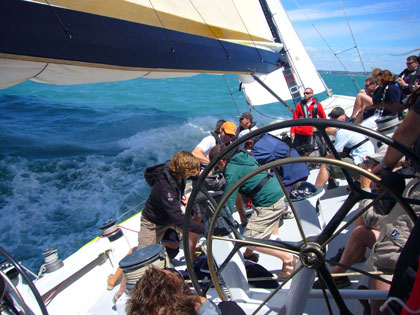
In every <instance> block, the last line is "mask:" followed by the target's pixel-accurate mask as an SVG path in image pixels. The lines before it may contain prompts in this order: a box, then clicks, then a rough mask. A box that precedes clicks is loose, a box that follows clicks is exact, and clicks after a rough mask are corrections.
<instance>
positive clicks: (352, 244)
mask: <svg viewBox="0 0 420 315" xmlns="http://www.w3.org/2000/svg"><path fill="white" fill-rule="evenodd" d="M365 161H369V160H365ZM368 164H370V163H366V164H364V165H366V168H367V169H368V170H369V171H370V170H371V169H370V167H372V166H374V165H369V166H368ZM364 168H365V167H364ZM383 180H384V182H385V183H387V184H388V185H390V186H392V187H393V188H394V189H395V190H396V191H397V192H398V193H400V194H402V192H403V191H404V188H405V180H404V178H403V177H402V176H399V175H398V174H396V173H392V172H387V173H384V174H383ZM361 188H362V190H365V191H367V192H371V189H370V188H369V187H361ZM370 202H371V199H364V200H362V201H360V203H359V211H362V209H364V208H365V207H367V206H368V205H369V203H370ZM394 205H395V201H394V200H379V201H378V202H377V203H375V204H374V205H373V207H370V208H369V209H368V210H367V211H366V212H364V213H363V215H362V216H361V217H360V218H358V219H357V220H356V221H355V226H354V229H353V231H352V232H351V234H350V237H349V239H348V241H347V244H346V246H345V247H344V248H341V249H340V250H339V252H338V253H337V255H336V256H335V257H332V258H330V260H331V261H335V262H338V263H340V264H342V265H346V266H352V265H353V264H355V263H360V262H362V261H364V260H365V253H366V250H367V248H372V246H373V245H374V244H375V242H376V241H377V240H378V238H379V231H380V229H381V227H382V223H383V222H384V220H385V218H386V215H387V214H388V213H389V211H390V210H391V209H392V207H393V206H394ZM346 270H347V268H345V267H343V266H339V265H335V266H334V267H333V268H332V269H331V270H330V272H331V274H335V273H344V272H345V271H346ZM333 279H334V282H335V284H336V286H337V288H339V289H341V288H345V287H348V286H349V285H350V279H349V277H347V276H344V275H343V276H339V277H334V278H333ZM313 287H314V288H315V289H320V288H321V286H320V283H319V280H318V281H316V282H315V283H314V286H313Z"/></svg>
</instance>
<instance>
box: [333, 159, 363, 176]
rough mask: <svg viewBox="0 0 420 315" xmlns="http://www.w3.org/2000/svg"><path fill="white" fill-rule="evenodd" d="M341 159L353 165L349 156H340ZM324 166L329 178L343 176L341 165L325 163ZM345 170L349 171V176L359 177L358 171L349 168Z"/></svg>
mask: <svg viewBox="0 0 420 315" xmlns="http://www.w3.org/2000/svg"><path fill="white" fill-rule="evenodd" d="M341 161H343V162H346V163H349V164H353V165H355V164H354V161H353V159H352V158H351V157H345V158H341ZM325 168H326V169H327V172H328V174H329V175H330V178H344V174H343V171H342V170H341V167H339V166H337V165H332V164H325ZM347 170H348V171H349V173H350V176H351V177H353V178H359V177H360V174H359V173H358V172H354V171H352V170H350V169H347Z"/></svg>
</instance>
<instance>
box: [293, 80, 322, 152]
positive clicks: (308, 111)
mask: <svg viewBox="0 0 420 315" xmlns="http://www.w3.org/2000/svg"><path fill="white" fill-rule="evenodd" d="M313 94H314V91H313V90H312V89H311V88H306V89H305V93H304V96H305V99H304V100H302V102H300V103H299V104H297V106H296V108H295V111H294V113H293V119H299V118H318V117H319V118H324V119H326V118H327V115H325V112H324V109H323V108H322V105H321V104H320V103H319V102H318V100H317V99H316V98H314V97H313ZM314 108H315V110H314ZM313 134H314V132H313V127H312V126H298V127H292V128H290V137H291V138H292V140H293V147H294V148H295V149H296V151H298V152H299V154H300V155H306V156H307V155H310V154H311V152H313V150H314V140H313Z"/></svg>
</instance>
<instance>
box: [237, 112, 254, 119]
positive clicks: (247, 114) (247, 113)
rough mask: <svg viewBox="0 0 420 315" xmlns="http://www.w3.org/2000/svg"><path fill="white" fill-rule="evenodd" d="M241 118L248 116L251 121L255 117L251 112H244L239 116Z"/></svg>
mask: <svg viewBox="0 0 420 315" xmlns="http://www.w3.org/2000/svg"><path fill="white" fill-rule="evenodd" d="M238 118H239V119H242V118H246V119H249V120H250V121H253V119H254V117H253V116H252V114H251V113H250V112H244V113H242V114H241V116H238Z"/></svg>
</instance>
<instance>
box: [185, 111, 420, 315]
mask: <svg viewBox="0 0 420 315" xmlns="http://www.w3.org/2000/svg"><path fill="white" fill-rule="evenodd" d="M291 126H314V127H316V128H317V129H318V131H319V135H320V137H321V138H322V139H323V140H324V142H325V143H326V145H327V146H328V148H329V150H330V151H331V153H332V155H333V156H334V157H335V159H329V158H320V157H299V158H286V159H281V160H277V161H273V162H270V163H267V164H264V165H261V166H260V167H259V168H258V169H256V170H254V171H251V172H249V173H248V174H246V175H245V176H244V177H242V178H241V179H240V180H239V181H238V182H237V183H235V184H234V185H233V187H232V188H231V189H230V190H229V191H227V192H225V194H224V195H223V197H222V199H221V200H220V201H218V202H215V201H214V200H211V204H212V205H213V207H214V209H213V210H214V211H212V212H211V217H210V218H209V220H210V223H209V228H208V233H207V241H208V264H209V269H210V275H211V279H212V281H213V282H214V287H215V288H216V291H217V293H218V294H219V296H220V298H221V299H222V300H225V299H227V297H226V295H225V293H224V292H223V289H222V288H221V286H220V284H219V283H218V282H219V281H222V282H225V281H224V280H227V279H223V277H222V272H223V270H225V269H226V268H225V267H226V266H227V265H228V263H229V261H230V260H231V259H234V257H235V255H236V254H237V253H238V252H239V250H240V249H241V248H243V247H247V246H251V247H265V248H270V249H276V250H282V251H285V252H288V253H292V254H295V255H299V257H300V261H301V265H299V266H298V267H297V268H296V270H295V272H294V273H293V274H292V275H291V276H290V277H288V278H287V279H286V281H285V282H283V283H281V284H280V286H279V287H278V288H276V289H275V290H273V291H272V292H271V294H269V296H267V298H266V299H265V301H264V302H263V303H262V304H261V305H260V306H259V307H258V309H257V310H256V311H255V312H254V313H257V312H258V311H259V310H261V308H262V307H263V306H264V305H266V304H267V302H268V301H269V300H271V299H272V298H273V297H274V295H275V294H276V293H278V292H279V290H281V289H282V288H284V285H285V284H286V283H287V282H289V281H290V279H293V277H294V276H296V274H298V273H299V272H300V271H301V270H302V269H303V268H305V269H312V270H314V271H315V272H316V273H317V274H318V278H319V279H320V282H321V284H324V285H326V287H327V288H328V290H329V291H330V292H331V296H332V297H333V298H334V301H335V303H336V305H337V307H338V309H339V311H340V313H341V314H348V313H350V311H349V309H348V308H347V306H346V304H345V302H344V300H343V298H342V296H341V295H340V292H339V290H338V289H337V287H336V285H335V282H334V280H333V278H332V276H331V273H330V272H329V270H328V268H327V265H326V263H330V264H333V265H334V264H336V263H334V262H332V261H330V260H328V259H325V255H326V246H327V245H328V244H329V243H331V242H332V241H333V240H334V239H336V238H337V236H338V235H340V234H341V233H342V232H343V230H344V229H347V228H348V227H349V226H350V225H351V224H352V223H354V222H355V220H357V219H358V218H360V216H362V215H363V213H365V212H366V211H368V209H369V208H370V207H373V206H375V205H376V203H377V202H379V200H381V199H387V198H389V196H391V198H393V199H394V200H396V202H397V203H399V204H401V206H402V207H403V208H404V210H405V211H406V212H407V213H408V214H409V215H410V217H411V218H412V219H413V218H415V213H414V211H413V209H412V208H411V206H410V205H409V204H408V202H410V200H409V199H407V200H404V199H403V198H402V197H401V196H400V194H398V193H396V192H395V191H394V190H393V189H392V188H390V187H389V186H387V185H386V184H385V183H383V181H381V179H380V178H379V177H377V176H375V175H373V174H371V173H369V172H368V171H367V170H364V169H362V168H360V167H358V166H355V165H352V164H349V163H346V162H344V161H342V160H341V158H340V156H339V154H338V152H337V151H336V149H335V147H334V144H333V143H332V141H331V139H330V137H329V136H328V134H327V133H326V128H327V127H329V126H330V127H334V128H343V129H347V130H350V131H354V132H359V133H361V134H364V135H365V136H368V137H371V138H375V139H377V140H379V141H381V142H382V143H384V144H387V145H389V146H390V147H393V148H395V149H396V150H399V151H401V152H403V153H404V154H405V155H406V156H408V157H409V158H411V159H415V160H419V158H418V157H416V156H415V154H413V153H412V152H411V151H410V150H409V149H408V148H406V147H404V146H403V145H401V144H400V143H397V142H395V141H393V140H392V139H390V138H387V137H385V136H383V135H380V134H378V133H376V132H374V131H372V130H369V129H367V128H363V127H360V126H355V125H352V124H347V123H343V122H338V121H330V120H322V119H301V120H299V121H285V122H282V123H277V124H273V125H270V126H265V127H262V128H260V129H257V130H256V131H253V132H251V133H249V134H247V135H245V136H243V137H241V138H240V139H238V140H236V141H235V142H234V143H233V144H232V145H230V146H228V147H227V149H226V150H224V151H223V152H222V153H221V154H220V155H219V156H217V157H216V158H215V159H214V160H212V161H211V163H210V164H209V165H208V167H207V168H206V169H205V170H204V172H203V174H202V175H201V177H200V179H199V184H200V185H201V184H203V183H204V178H205V177H206V176H207V175H208V174H209V173H210V171H211V170H212V169H213V168H214V167H215V166H216V165H217V164H218V162H219V161H220V160H221V159H222V158H223V157H224V155H228V154H231V153H233V152H234V150H236V149H237V147H239V146H240V145H242V144H243V143H245V142H247V141H248V140H250V139H252V138H255V137H258V136H260V135H263V134H264V133H267V132H272V131H275V130H279V129H283V128H289V127H291ZM305 162H306V163H317V164H332V165H335V166H338V167H339V168H341V169H342V172H343V174H344V178H345V179H346V180H347V183H348V186H349V187H350V189H351V192H350V194H349V196H348V197H347V198H346V199H345V201H344V203H342V204H341V206H340V207H339V209H338V210H337V211H336V213H335V214H334V215H333V217H332V218H331V219H330V220H329V221H328V222H327V225H326V226H325V227H324V228H321V229H320V230H319V232H317V234H315V235H314V234H311V236H308V235H309V234H308V235H306V234H305V233H308V232H306V230H305V227H306V225H305V221H302V220H305V218H304V217H302V212H299V211H298V210H301V209H299V208H298V205H297V204H296V205H295V204H294V203H293V200H292V199H291V198H290V195H289V194H285V195H286V199H287V201H288V204H289V205H290V208H291V210H292V212H293V214H294V216H295V220H296V225H297V228H298V231H299V237H300V239H299V240H298V241H296V240H295V241H294V242H290V241H287V239H284V240H283V237H282V241H270V240H263V239H254V238H249V237H245V236H243V235H242V234H241V233H240V232H239V231H238V230H237V226H234V225H232V224H231V223H229V219H226V222H227V225H228V226H229V230H230V232H231V234H230V237H220V236H214V235H213V234H214V230H215V227H216V226H217V218H218V217H219V218H220V217H223V212H222V208H223V207H224V205H225V204H226V202H227V200H228V199H229V197H230V196H231V195H232V192H233V191H236V190H237V189H239V188H240V186H242V185H243V184H244V183H245V182H246V181H247V180H249V179H250V178H251V177H253V176H255V175H256V174H259V173H261V172H265V171H267V170H270V169H271V170H272V171H273V172H274V173H275V174H276V178H277V181H278V183H279V185H280V186H281V187H282V188H283V190H284V191H285V185H284V183H283V181H282V179H281V177H280V174H279V172H278V171H277V168H278V167H280V166H283V165H287V164H293V163H305ZM350 171H352V172H353V171H354V172H356V173H358V174H359V175H362V176H365V177H367V178H368V179H370V180H372V181H373V182H374V183H376V185H377V186H378V187H379V189H383V192H381V193H380V194H373V193H367V192H365V191H363V190H361V189H360V187H358V186H357V185H356V183H355V181H354V180H353V178H352V177H351V175H350ZM192 196H193V197H195V196H196V192H194V191H193V193H192ZM206 196H207V195H206ZM207 197H208V196H207ZM208 198H209V200H210V199H211V196H210V197H208ZM363 199H371V200H370V202H369V203H368V205H367V206H364V207H363V209H360V210H359V211H358V212H357V214H355V215H352V216H351V218H350V219H349V220H348V221H347V222H346V223H344V224H343V223H342V222H343V221H344V220H347V216H348V214H349V213H350V212H351V211H352V209H353V208H354V206H355V205H356V204H357V203H358V202H360V201H361V200H363ZM193 200H194V198H193ZM190 202H191V200H190ZM318 202H320V203H321V205H322V203H323V201H322V199H321V200H318ZM191 207H192V206H190V203H189V204H188V207H187V211H186V225H187V227H186V228H184V231H188V224H189V220H190V219H189V216H190V214H191V213H192V211H191ZM185 229H187V230H185ZM187 234H188V233H184V235H185V237H184V244H188V235H187ZM299 237H298V238H299ZM286 238H287V237H286ZM216 241H217V242H230V243H232V245H229V246H227V247H228V248H229V249H227V250H226V253H227V256H225V253H222V254H223V256H222V258H221V259H220V260H223V261H222V263H220V262H218V265H217V264H216V261H215V260H214V256H213V250H214V249H215V247H218V245H219V244H220V243H217V246H216V245H215V246H213V243H215V242H216ZM231 246H233V248H232V247H231ZM186 248H187V247H186ZM189 259H190V258H189V257H188V254H187V255H186V260H187V265H188V270H189V272H190V273H194V272H193V271H192V268H191V267H190V265H189V262H188V260H189ZM235 259H236V258H235ZM191 265H192V264H191ZM337 265H340V264H339V263H338V264H337ZM342 267H344V268H346V269H349V270H353V271H355V272H359V273H361V274H365V275H368V276H370V277H374V278H375V279H376V277H378V275H375V274H373V273H368V272H365V271H363V270H359V269H357V268H354V267H352V266H345V265H342ZM301 275H303V273H302V274H301ZM194 276H195V275H192V276H191V279H194ZM312 276H313V277H315V274H314V273H312ZM299 278H300V276H298V279H299ZM378 278H380V277H378ZM193 283H194V281H193ZM298 283H299V282H298ZM226 284H227V285H228V284H229V283H228V282H226ZM305 285H309V284H307V283H306V284H305ZM194 286H195V287H196V290H197V292H199V293H200V292H201V291H200V289H199V288H198V289H197V286H198V282H197V285H196V284H195V283H194ZM308 289H309V288H308ZM308 292H309V291H308ZM324 296H325V298H326V300H327V301H328V297H327V294H326V293H325V295H324ZM327 304H329V303H328V302H327ZM328 309H329V311H330V313H331V314H332V308H331V306H330V305H328Z"/></svg>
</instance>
